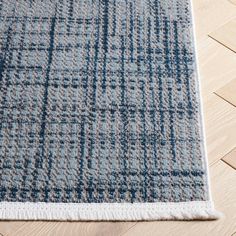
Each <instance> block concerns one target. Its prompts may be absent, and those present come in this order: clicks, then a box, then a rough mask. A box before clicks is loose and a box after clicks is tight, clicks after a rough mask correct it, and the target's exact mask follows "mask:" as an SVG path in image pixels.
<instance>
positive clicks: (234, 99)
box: [215, 79, 236, 107]
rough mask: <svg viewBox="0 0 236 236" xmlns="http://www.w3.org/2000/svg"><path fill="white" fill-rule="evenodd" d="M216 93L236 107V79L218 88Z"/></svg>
mask: <svg viewBox="0 0 236 236" xmlns="http://www.w3.org/2000/svg"><path fill="white" fill-rule="evenodd" d="M215 94H217V95H218V96H219V97H221V98H222V99H224V100H225V101H227V102H229V103H230V104H232V105H233V106H235V107H236V79H233V80H231V81H230V82H229V83H227V84H226V85H225V86H223V87H222V88H220V89H218V90H217V91H216V92H215Z"/></svg>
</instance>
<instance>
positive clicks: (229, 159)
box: [222, 148, 236, 170]
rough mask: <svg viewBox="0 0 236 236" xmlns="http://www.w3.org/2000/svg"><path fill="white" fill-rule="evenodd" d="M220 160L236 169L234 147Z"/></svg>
mask: <svg viewBox="0 0 236 236" xmlns="http://www.w3.org/2000/svg"><path fill="white" fill-rule="evenodd" d="M222 161H224V162H225V163H227V164H228V165H230V166H231V167H232V168H234V169H235V170H236V148H234V149H233V150H232V151H231V152H229V153H228V154H226V155H225V156H224V157H223V158H222Z"/></svg>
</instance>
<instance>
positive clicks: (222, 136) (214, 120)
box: [204, 94, 236, 165]
mask: <svg viewBox="0 0 236 236" xmlns="http://www.w3.org/2000/svg"><path fill="white" fill-rule="evenodd" d="M204 118H205V129H206V132H205V133H206V141H207V153H208V160H209V164H210V165H212V164H214V163H215V162H217V161H218V160H220V159H221V158H222V157H223V156H224V155H225V154H226V153H228V152H229V151H230V150H232V149H233V148H234V147H235V145H236V143H235V140H236V137H235V134H236V109H235V107H233V106H232V105H230V104H229V103H227V102H225V101H224V100H223V99H221V98H219V97H218V96H216V95H215V94H212V95H211V97H209V98H208V100H207V101H206V102H205V104H204Z"/></svg>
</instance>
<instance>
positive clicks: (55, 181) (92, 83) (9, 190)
mask: <svg viewBox="0 0 236 236" xmlns="http://www.w3.org/2000/svg"><path fill="white" fill-rule="evenodd" d="M191 14H192V13H191V3H190V0H166V1H163V0H77V1H76V0H54V1H48V0H19V1H18V0H3V1H1V3H0V30H1V31H0V53H1V54H0V218H1V219H53V220H143V219H145V220H155V219H215V218H217V213H216V212H215V210H214V206H213V203H212V200H211V196H210V191H209V182H208V170H207V162H206V155H205V148H204V136H203V129H202V115H201V104H200V95H199V87H198V77H197V68H196V57H195V48H194V36H193V22H192V15H191Z"/></svg>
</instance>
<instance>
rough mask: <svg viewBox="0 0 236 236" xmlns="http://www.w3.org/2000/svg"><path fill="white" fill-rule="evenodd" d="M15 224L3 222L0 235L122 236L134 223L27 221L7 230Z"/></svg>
mask: <svg viewBox="0 0 236 236" xmlns="http://www.w3.org/2000/svg"><path fill="white" fill-rule="evenodd" d="M13 223H15V222H5V224H4V225H3V226H4V227H3V228H0V233H2V234H3V235H4V236H5V235H7V236H45V235H47V236H55V235H57V236H74V235H81V236H82V235H88V236H93V235H94V236H97V235H109V236H117V235H121V234H124V233H125V232H127V231H128V230H129V229H130V228H132V227H133V226H134V225H135V224H136V222H52V221H51V222H46V221H28V222H26V223H25V224H24V225H22V226H21V227H20V228H18V229H14V230H10V231H9V230H8V231H7V230H6V229H7V228H8V229H9V228H10V227H11V226H12V225H13Z"/></svg>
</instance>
